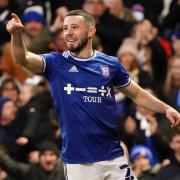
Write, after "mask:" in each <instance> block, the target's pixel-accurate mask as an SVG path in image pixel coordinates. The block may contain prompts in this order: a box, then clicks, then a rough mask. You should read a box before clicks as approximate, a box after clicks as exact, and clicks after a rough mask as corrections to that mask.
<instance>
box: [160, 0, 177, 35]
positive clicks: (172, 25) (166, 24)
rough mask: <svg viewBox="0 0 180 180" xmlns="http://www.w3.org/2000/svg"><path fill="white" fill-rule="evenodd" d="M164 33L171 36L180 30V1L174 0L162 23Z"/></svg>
mask: <svg viewBox="0 0 180 180" xmlns="http://www.w3.org/2000/svg"><path fill="white" fill-rule="evenodd" d="M162 31H163V35H164V36H165V37H166V38H169V37H170V35H171V34H172V33H173V32H174V31H180V1H179V0H172V1H171V6H170V9H169V13H168V14H167V16H166V17H165V18H164V20H163V23H162Z"/></svg>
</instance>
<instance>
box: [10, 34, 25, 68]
mask: <svg viewBox="0 0 180 180" xmlns="http://www.w3.org/2000/svg"><path fill="white" fill-rule="evenodd" d="M11 50H12V55H13V58H14V61H15V63H17V64H21V65H25V64H27V59H26V54H27V50H26V46H25V43H24V41H23V38H22V32H21V31H19V32H17V33H16V34H14V35H12V36H11Z"/></svg>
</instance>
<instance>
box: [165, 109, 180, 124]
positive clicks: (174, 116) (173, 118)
mask: <svg viewBox="0 0 180 180" xmlns="http://www.w3.org/2000/svg"><path fill="white" fill-rule="evenodd" d="M166 117H167V118H168V119H169V121H170V122H171V127H177V126H180V113H179V112H177V111H176V110H175V109H173V108H171V107H170V108H168V109H167V110H166Z"/></svg>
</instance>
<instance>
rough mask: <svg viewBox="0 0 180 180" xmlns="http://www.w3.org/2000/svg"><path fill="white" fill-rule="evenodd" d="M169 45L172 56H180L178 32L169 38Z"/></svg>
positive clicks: (179, 32)
mask: <svg viewBox="0 0 180 180" xmlns="http://www.w3.org/2000/svg"><path fill="white" fill-rule="evenodd" d="M171 43H172V48H173V51H174V54H179V55H180V31H177V32H175V33H173V34H172V36H171Z"/></svg>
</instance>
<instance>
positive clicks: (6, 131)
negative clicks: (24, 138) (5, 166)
mask: <svg viewBox="0 0 180 180" xmlns="http://www.w3.org/2000/svg"><path fill="white" fill-rule="evenodd" d="M16 113H17V107H16V105H15V103H14V102H13V101H12V100H11V99H9V98H6V97H1V98H0V143H1V144H3V145H4V146H5V147H6V148H7V149H8V151H9V154H10V156H12V157H13V158H16V157H17V153H18V147H17V145H16V143H15V141H16V138H17V132H16V128H15V118H16Z"/></svg>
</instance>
